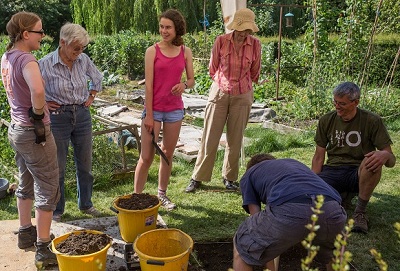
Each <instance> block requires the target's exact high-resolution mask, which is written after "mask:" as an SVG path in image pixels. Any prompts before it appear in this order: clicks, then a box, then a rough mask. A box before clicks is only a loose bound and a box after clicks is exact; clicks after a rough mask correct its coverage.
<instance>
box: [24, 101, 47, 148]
mask: <svg viewBox="0 0 400 271" xmlns="http://www.w3.org/2000/svg"><path fill="white" fill-rule="evenodd" d="M28 113H29V119H30V120H31V122H32V123H33V126H34V127H35V135H36V141H35V143H36V144H42V145H44V144H45V143H46V132H45V128H44V123H43V121H42V120H43V118H44V113H42V114H40V115H37V114H35V113H34V112H33V108H32V107H31V108H29V110H28Z"/></svg>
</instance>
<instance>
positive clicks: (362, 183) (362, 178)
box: [358, 159, 382, 200]
mask: <svg viewBox="0 0 400 271" xmlns="http://www.w3.org/2000/svg"><path fill="white" fill-rule="evenodd" d="M381 175H382V168H380V169H379V170H377V171H376V172H372V171H368V170H367V169H366V168H365V159H364V160H363V161H362V163H361V165H360V167H359V169H358V183H359V190H360V191H359V193H358V196H359V197H360V198H361V199H363V200H369V199H370V198H371V195H372V192H373V191H374V189H375V187H376V186H377V185H378V183H379V181H380V179H381Z"/></svg>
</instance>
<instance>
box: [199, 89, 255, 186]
mask: <svg viewBox="0 0 400 271" xmlns="http://www.w3.org/2000/svg"><path fill="white" fill-rule="evenodd" d="M252 104H253V91H250V92H248V93H245V94H240V95H235V96H233V95H230V94H227V93H224V92H222V91H221V90H220V89H219V88H218V86H217V84H216V83H213V84H212V86H211V88H210V94H209V97H208V102H207V105H206V111H205V116H204V130H203V135H202V137H201V146H200V150H199V153H198V156H197V159H196V164H195V167H194V170H193V174H192V179H194V180H196V181H200V182H209V181H210V180H211V175H212V171H213V168H214V162H215V157H216V154H217V150H218V145H219V141H220V139H221V135H222V132H223V129H224V126H225V124H226V146H225V155H224V162H223V167H222V178H223V179H227V180H229V181H236V180H237V179H238V174H239V158H240V150H241V147H242V141H243V134H244V130H245V128H246V125H247V122H248V120H249V115H250V109H251V106H252Z"/></svg>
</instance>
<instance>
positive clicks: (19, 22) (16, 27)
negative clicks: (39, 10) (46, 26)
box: [6, 11, 41, 51]
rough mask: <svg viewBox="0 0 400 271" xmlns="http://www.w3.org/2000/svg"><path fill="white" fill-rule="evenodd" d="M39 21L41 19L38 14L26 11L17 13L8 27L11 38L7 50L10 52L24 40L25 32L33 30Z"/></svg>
mask: <svg viewBox="0 0 400 271" xmlns="http://www.w3.org/2000/svg"><path fill="white" fill-rule="evenodd" d="M39 21H41V19H40V17H39V15H37V14H36V13H33V12H26V11H21V12H18V13H15V14H14V15H13V16H12V17H11V19H10V20H9V21H8V23H7V26H6V30H7V33H8V37H9V38H10V42H9V43H8V45H7V47H6V50H7V51H9V50H10V49H11V48H13V47H14V45H15V43H17V42H18V41H20V40H22V34H23V33H24V31H29V30H32V29H33V27H34V26H35V24H36V23H37V22H39Z"/></svg>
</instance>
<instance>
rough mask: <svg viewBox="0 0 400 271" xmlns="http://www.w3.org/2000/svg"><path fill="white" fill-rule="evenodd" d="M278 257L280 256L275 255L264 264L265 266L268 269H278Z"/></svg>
mask: <svg viewBox="0 0 400 271" xmlns="http://www.w3.org/2000/svg"><path fill="white" fill-rule="evenodd" d="M279 257H280V256H278V257H276V258H275V259H273V260H272V261H269V262H267V264H266V265H265V268H267V269H268V270H270V271H278V268H279Z"/></svg>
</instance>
